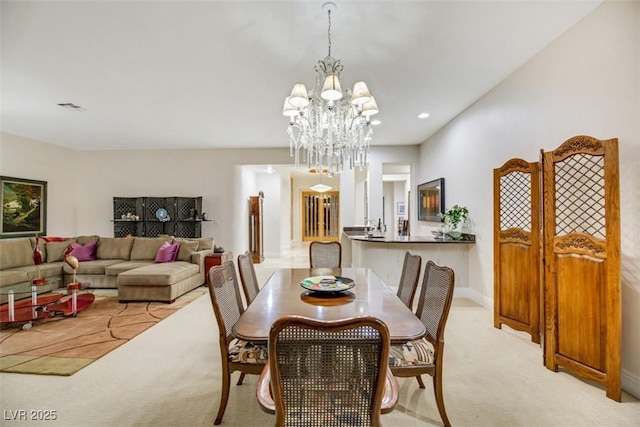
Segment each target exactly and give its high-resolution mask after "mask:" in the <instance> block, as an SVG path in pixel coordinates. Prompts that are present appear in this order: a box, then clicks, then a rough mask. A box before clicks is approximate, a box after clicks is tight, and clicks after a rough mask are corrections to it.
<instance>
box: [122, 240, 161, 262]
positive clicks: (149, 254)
mask: <svg viewBox="0 0 640 427" xmlns="http://www.w3.org/2000/svg"><path fill="white" fill-rule="evenodd" d="M166 242H167V239H163V238H159V237H134V238H133V247H132V248H131V256H130V257H129V259H130V260H131V261H137V260H153V259H155V257H156V254H157V253H158V248H160V246H162V244H163V243H166Z"/></svg>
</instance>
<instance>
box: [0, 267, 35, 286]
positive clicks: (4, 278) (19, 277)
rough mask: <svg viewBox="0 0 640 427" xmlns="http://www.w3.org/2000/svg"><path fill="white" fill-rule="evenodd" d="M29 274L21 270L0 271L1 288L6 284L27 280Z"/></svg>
mask: <svg viewBox="0 0 640 427" xmlns="http://www.w3.org/2000/svg"><path fill="white" fill-rule="evenodd" d="M28 280H29V275H28V274H27V272H26V271H21V270H2V271H0V288H3V287H5V286H11V285H16V284H18V283H23V282H27V281H28Z"/></svg>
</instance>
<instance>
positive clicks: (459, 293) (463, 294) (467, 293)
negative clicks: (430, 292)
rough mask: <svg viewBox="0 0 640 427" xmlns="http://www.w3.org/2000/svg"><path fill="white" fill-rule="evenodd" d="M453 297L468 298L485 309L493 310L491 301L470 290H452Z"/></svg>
mask: <svg viewBox="0 0 640 427" xmlns="http://www.w3.org/2000/svg"><path fill="white" fill-rule="evenodd" d="M453 296H454V297H458V298H468V299H470V300H473V301H475V302H477V303H478V304H480V305H481V306H483V307H485V308H486V309H488V310H493V299H491V298H489V297H486V296H484V295H482V294H481V293H480V292H478V291H476V290H474V289H471V288H454V289H453Z"/></svg>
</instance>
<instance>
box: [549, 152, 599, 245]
mask: <svg viewBox="0 0 640 427" xmlns="http://www.w3.org/2000/svg"><path fill="white" fill-rule="evenodd" d="M555 183H556V187H555V196H556V230H555V234H556V236H561V235H566V234H569V233H585V234H589V235H591V236H594V237H596V238H600V239H606V227H605V225H606V223H605V194H604V184H605V182H604V157H603V156H592V155H588V154H575V155H573V156H571V157H568V158H567V159H566V160H564V161H562V162H558V163H556V164H555Z"/></svg>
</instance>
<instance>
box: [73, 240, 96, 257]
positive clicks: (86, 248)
mask: <svg viewBox="0 0 640 427" xmlns="http://www.w3.org/2000/svg"><path fill="white" fill-rule="evenodd" d="M69 246H70V247H71V252H69V253H68V254H67V255H73V256H74V257H76V258H78V261H95V259H96V250H97V249H98V241H97V240H94V241H93V242H89V243H87V244H86V245H81V244H80V243H72V244H71V245H69Z"/></svg>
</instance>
